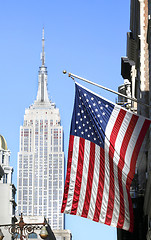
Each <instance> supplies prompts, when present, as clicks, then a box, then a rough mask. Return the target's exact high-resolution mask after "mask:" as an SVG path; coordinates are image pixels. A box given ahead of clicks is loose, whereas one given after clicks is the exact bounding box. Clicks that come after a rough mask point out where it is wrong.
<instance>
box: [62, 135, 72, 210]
mask: <svg viewBox="0 0 151 240" xmlns="http://www.w3.org/2000/svg"><path fill="white" fill-rule="evenodd" d="M73 142H74V136H72V135H70V140H69V149H68V165H67V173H66V181H65V187H64V196H63V201H62V208H61V212H62V213H63V212H64V211H65V207H66V204H67V198H68V192H69V183H70V174H71V164H72V153H73Z"/></svg>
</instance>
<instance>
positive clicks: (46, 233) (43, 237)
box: [39, 226, 48, 239]
mask: <svg viewBox="0 0 151 240" xmlns="http://www.w3.org/2000/svg"><path fill="white" fill-rule="evenodd" d="M39 235H40V237H41V238H42V239H45V238H47V237H48V232H47V230H46V227H45V226H43V227H42V229H41V231H40V234H39Z"/></svg>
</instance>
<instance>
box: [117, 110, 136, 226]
mask: <svg viewBox="0 0 151 240" xmlns="http://www.w3.org/2000/svg"><path fill="white" fill-rule="evenodd" d="M137 120H138V116H136V115H132V118H131V121H130V123H129V126H128V128H127V130H126V133H125V136H124V138H123V142H122V146H121V151H120V160H119V163H118V183H119V193H120V212H119V219H118V224H117V227H119V228H123V224H124V220H125V206H124V194H123V186H122V170H123V167H124V164H125V154H126V151H127V147H128V144H129V141H130V139H131V136H132V133H133V131H134V128H135V126H136V123H137Z"/></svg>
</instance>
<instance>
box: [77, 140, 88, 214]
mask: <svg viewBox="0 0 151 240" xmlns="http://www.w3.org/2000/svg"><path fill="white" fill-rule="evenodd" d="M89 156H90V141H88V140H85V148H84V162H83V174H82V183H81V190H80V197H79V203H78V208H77V215H79V216H81V215H82V210H83V205H84V200H85V194H86V186H87V176H88V169H89V160H90V157H89Z"/></svg>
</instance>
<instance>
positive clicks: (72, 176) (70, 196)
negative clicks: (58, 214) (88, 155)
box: [64, 136, 80, 213]
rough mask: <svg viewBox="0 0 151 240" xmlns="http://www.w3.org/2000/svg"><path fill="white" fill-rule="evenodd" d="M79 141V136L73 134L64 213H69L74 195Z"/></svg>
mask: <svg viewBox="0 0 151 240" xmlns="http://www.w3.org/2000/svg"><path fill="white" fill-rule="evenodd" d="M79 141H80V138H79V137H77V136H75V137H74V143H73V155H72V164H71V173H70V184H69V192H68V199H67V204H66V208H65V211H64V212H65V213H70V211H71V208H72V201H73V196H74V189H75V182H76V175H77V165H78V155H79Z"/></svg>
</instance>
